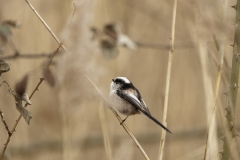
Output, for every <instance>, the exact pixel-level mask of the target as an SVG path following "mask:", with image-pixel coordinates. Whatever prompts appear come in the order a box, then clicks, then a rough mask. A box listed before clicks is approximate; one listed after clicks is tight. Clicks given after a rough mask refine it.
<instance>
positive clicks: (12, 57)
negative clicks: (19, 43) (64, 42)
mask: <svg viewBox="0 0 240 160" xmlns="http://www.w3.org/2000/svg"><path fill="white" fill-rule="evenodd" d="M59 53H61V51H59ZM53 54H54V53H40V54H30V53H29V54H20V53H15V54H14V55H10V56H4V57H0V60H9V59H17V58H26V59H33V58H45V57H47V58H50V57H51V56H52V55H53Z"/></svg>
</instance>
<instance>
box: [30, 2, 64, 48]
mask: <svg viewBox="0 0 240 160" xmlns="http://www.w3.org/2000/svg"><path fill="white" fill-rule="evenodd" d="M25 1H26V2H27V4H28V5H29V7H30V8H31V9H32V10H33V12H34V13H35V14H36V15H37V17H38V18H39V19H40V21H41V22H42V23H43V25H44V26H45V27H46V28H47V30H48V31H49V32H50V34H51V35H52V36H53V37H54V39H55V40H56V41H57V42H58V44H59V45H61V42H60V40H59V39H58V38H57V36H56V35H55V34H54V33H53V31H52V30H51V28H50V27H49V26H48V25H47V23H46V22H45V21H44V20H43V19H42V17H41V16H40V15H39V14H38V12H37V11H36V10H35V9H34V7H33V6H32V4H31V3H30V2H29V1H28V0H25ZM61 47H62V49H63V50H64V51H66V52H67V49H66V47H65V46H64V45H61Z"/></svg>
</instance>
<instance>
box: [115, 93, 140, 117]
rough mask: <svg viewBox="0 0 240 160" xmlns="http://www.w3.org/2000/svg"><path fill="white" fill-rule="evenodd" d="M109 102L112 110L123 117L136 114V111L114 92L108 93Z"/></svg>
mask: <svg viewBox="0 0 240 160" xmlns="http://www.w3.org/2000/svg"><path fill="white" fill-rule="evenodd" d="M110 102H111V105H112V107H113V108H114V109H116V110H118V111H119V112H120V113H122V114H124V115H131V114H136V113H138V111H137V110H136V108H135V107H133V106H132V105H131V104H130V103H128V102H127V101H125V100H123V99H122V98H121V97H119V96H118V95H117V93H116V90H112V91H111V92H110Z"/></svg>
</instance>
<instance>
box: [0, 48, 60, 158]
mask: <svg viewBox="0 0 240 160" xmlns="http://www.w3.org/2000/svg"><path fill="white" fill-rule="evenodd" d="M61 46H62V44H60V45H59V46H58V48H57V49H56V51H55V52H54V53H53V56H52V57H51V59H50V61H49V63H48V65H47V68H49V66H50V65H51V63H52V60H53V58H54V56H55V55H56V53H57V52H58V50H59V48H60V47H61ZM43 80H44V78H40V81H39V82H38V84H37V86H36V87H35V88H34V90H33V92H32V93H31V95H30V96H29V99H31V98H32V96H33V95H34V93H35V92H36V91H38V88H39V86H40V85H41V84H42V82H43ZM8 87H9V85H8ZM9 88H10V87H9ZM27 106H28V103H26V104H25V106H24V107H25V108H26V107H27ZM21 118H22V114H20V115H19V117H18V119H17V120H16V123H15V124H14V126H13V128H12V130H11V132H10V134H8V138H7V140H6V142H5V144H4V147H3V149H2V152H1V156H0V160H2V159H3V157H4V154H5V151H6V149H7V146H8V144H9V142H10V140H11V137H12V135H13V133H14V131H15V130H16V127H17V125H18V123H19V121H20V119H21Z"/></svg>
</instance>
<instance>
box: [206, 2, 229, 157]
mask: <svg viewBox="0 0 240 160" xmlns="http://www.w3.org/2000/svg"><path fill="white" fill-rule="evenodd" d="M227 4H228V1H227V0H226V1H225V3H224V6H223V12H224V13H223V21H222V23H224V22H225V21H226V15H227ZM224 49H225V35H224V34H222V35H221V39H220V47H219V54H220V59H219V66H218V74H217V79H216V83H215V84H216V85H215V92H214V102H213V106H212V108H213V111H212V113H211V115H210V120H209V124H208V133H207V139H206V147H205V153H204V160H206V159H207V157H209V155H208V154H209V153H208V152H209V145H210V142H211V140H212V135H213V132H214V128H215V129H216V127H215V119H216V110H217V98H218V92H219V86H220V82H221V75H222V67H223V61H224ZM215 135H216V134H215Z"/></svg>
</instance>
